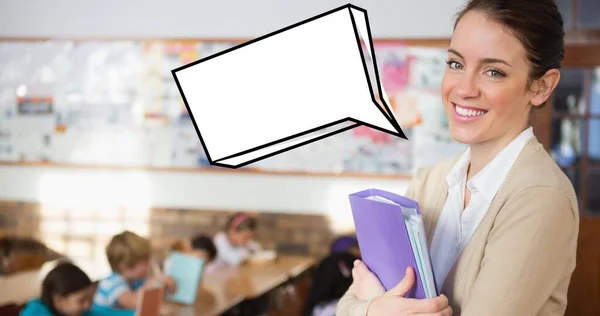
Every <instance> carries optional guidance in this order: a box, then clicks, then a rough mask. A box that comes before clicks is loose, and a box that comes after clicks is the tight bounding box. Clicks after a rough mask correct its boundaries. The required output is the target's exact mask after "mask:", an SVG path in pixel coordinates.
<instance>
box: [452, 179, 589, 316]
mask: <svg viewBox="0 0 600 316" xmlns="http://www.w3.org/2000/svg"><path fill="white" fill-rule="evenodd" d="M578 225H579V217H578V213H577V210H576V209H573V207H572V206H571V204H570V203H569V199H568V198H567V196H566V194H565V193H564V192H562V191H560V190H558V189H556V188H550V187H532V188H528V189H526V190H524V191H522V192H521V193H520V194H519V195H518V196H517V197H515V198H514V199H512V200H509V202H507V204H506V205H505V206H504V207H503V209H502V210H501V211H500V213H499V214H498V217H497V218H496V223H495V226H494V228H493V230H492V231H491V233H490V236H489V238H488V244H487V245H486V248H485V255H484V258H483V261H482V264H481V270H480V272H479V274H478V276H477V279H476V280H475V283H474V285H473V288H472V289H471V291H470V292H471V293H472V294H471V296H470V297H469V298H468V300H467V301H465V302H462V304H461V305H462V308H461V309H462V312H461V315H462V316H484V315H514V316H519V315H523V316H526V315H527V316H529V315H538V313H539V312H540V310H541V308H542V306H543V304H544V302H546V301H547V300H548V299H549V297H550V295H551V293H552V291H553V290H554V289H555V288H556V286H557V285H558V284H559V283H560V282H561V280H562V279H564V278H565V277H569V273H572V271H573V269H574V268H575V265H574V261H573V260H574V259H573V256H575V250H576V248H577V234H578V229H579V228H578V227H579V226H578ZM561 299H565V300H566V297H564V298H561ZM563 313H564V311H556V313H555V314H553V315H562V314H563ZM546 315H547V314H546Z"/></svg>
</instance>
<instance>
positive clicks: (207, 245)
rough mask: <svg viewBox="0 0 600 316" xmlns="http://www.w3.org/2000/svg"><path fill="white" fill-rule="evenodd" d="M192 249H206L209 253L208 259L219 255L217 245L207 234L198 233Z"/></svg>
mask: <svg viewBox="0 0 600 316" xmlns="http://www.w3.org/2000/svg"><path fill="white" fill-rule="evenodd" d="M192 249H198V250H204V251H206V253H207V254H208V261H212V260H214V259H215V257H217V247H216V246H215V243H214V242H213V240H212V238H210V237H208V236H206V235H198V236H196V237H194V238H192Z"/></svg>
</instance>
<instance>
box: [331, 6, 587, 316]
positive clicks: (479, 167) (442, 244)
mask: <svg viewBox="0 0 600 316" xmlns="http://www.w3.org/2000/svg"><path fill="white" fill-rule="evenodd" d="M563 46H564V31H563V20H562V17H561V15H560V13H559V11H558V9H557V7H556V4H555V2H554V1H553V0H509V1H507V0H471V1H469V2H468V4H467V6H466V7H465V9H464V10H462V11H461V12H460V13H459V15H458V18H457V21H456V24H455V28H454V32H453V34H452V39H451V42H450V47H449V49H448V57H447V58H448V59H447V64H448V67H447V69H446V72H445V74H444V78H443V81H442V89H441V90H442V95H441V97H442V101H443V104H444V109H445V112H446V115H447V117H448V122H449V128H450V134H451V135H452V137H453V138H454V139H456V140H457V141H459V142H461V143H464V144H468V145H469V148H468V149H467V150H466V151H465V152H464V153H463V154H462V155H460V156H457V157H453V158H451V159H447V160H445V161H442V162H440V163H438V164H436V165H434V166H432V167H429V168H423V169H420V170H419V171H418V172H417V173H416V175H415V177H414V178H413V180H412V183H411V185H410V187H409V188H408V190H407V192H406V194H405V195H406V196H408V197H410V198H412V199H414V200H416V201H418V202H419V205H420V207H421V211H422V213H423V218H424V222H425V227H426V234H427V239H428V247H429V250H430V253H431V259H432V265H433V272H434V276H435V284H436V288H437V290H438V293H439V294H440V295H439V296H438V297H434V298H428V299H408V298H404V297H403V296H404V295H405V294H406V293H407V292H408V290H409V289H410V288H411V287H412V286H414V282H415V276H414V271H413V270H412V269H409V270H407V273H406V276H405V278H404V279H403V280H401V281H400V283H399V284H398V286H397V287H396V288H393V289H391V290H389V291H388V292H384V290H383V287H382V286H381V284H380V282H379V280H378V279H377V277H376V276H375V275H374V274H373V273H371V272H370V271H369V270H368V268H367V267H366V265H364V264H363V263H362V262H360V261H358V262H357V263H356V264H355V267H354V269H353V276H354V282H353V284H352V286H351V287H350V289H349V290H348V292H347V293H346V294H345V296H344V297H343V298H342V299H341V300H340V302H339V304H338V309H337V315H338V316H346V315H352V316H354V315H357V316H358V315H361V316H364V315H377V316H380V315H381V316H385V315H451V314H455V315H462V316H476V315H477V316H480V315H514V316H519V315H524V316H525V315H528V316H529V315H563V314H564V312H565V309H566V304H567V290H568V287H569V283H570V280H571V275H572V273H573V270H574V268H575V251H576V248H577V235H578V227H579V211H578V206H577V198H576V196H575V192H574V190H573V186H572V184H571V182H570V181H569V179H568V178H567V177H566V175H565V174H564V173H563V172H562V170H561V169H560V168H559V167H558V166H557V165H556V163H555V162H554V161H553V160H552V158H551V157H550V156H549V154H548V153H547V152H546V151H545V150H544V148H543V146H542V145H541V144H540V143H539V142H538V140H537V138H536V136H535V135H534V134H533V129H532V127H531V126H528V122H529V115H530V112H531V111H532V109H534V108H536V107H541V106H543V105H544V104H545V103H546V101H547V100H548V98H549V96H550V95H551V94H552V91H553V90H554V89H555V88H556V86H557V84H558V82H559V80H560V71H559V69H560V63H561V61H562V60H563V55H564V48H563Z"/></svg>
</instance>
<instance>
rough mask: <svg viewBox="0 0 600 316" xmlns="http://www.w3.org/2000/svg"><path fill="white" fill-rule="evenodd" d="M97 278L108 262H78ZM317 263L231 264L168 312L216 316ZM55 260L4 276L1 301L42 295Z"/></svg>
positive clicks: (306, 259) (291, 260)
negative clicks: (193, 297) (191, 301)
mask: <svg viewBox="0 0 600 316" xmlns="http://www.w3.org/2000/svg"><path fill="white" fill-rule="evenodd" d="M75 263H76V264H78V265H79V266H80V267H81V268H82V269H83V270H84V271H86V273H88V275H89V276H90V278H92V279H93V280H99V279H101V278H102V277H103V276H106V275H108V273H109V272H110V269H108V267H107V265H106V264H101V263H89V262H77V261H76V262H75ZM314 263H315V260H314V259H313V258H310V257H296V256H293V257H292V256H282V257H279V258H278V259H277V260H276V261H275V262H273V263H266V264H260V265H245V266H241V267H227V268H222V269H219V270H217V271H213V272H212V273H210V274H205V275H204V276H203V278H202V281H201V287H200V289H199V290H198V297H197V299H196V302H195V303H194V305H192V306H186V305H181V304H176V303H173V302H169V301H166V302H165V304H164V315H173V316H175V315H190V316H192V315H193V316H201V315H206V316H216V315H220V314H222V313H225V312H226V311H228V310H231V309H232V308H234V307H236V306H237V305H239V304H240V303H241V302H243V301H244V300H247V299H254V298H256V297H259V296H261V295H264V294H266V293H268V292H270V291H272V290H274V289H276V288H277V287H278V286H280V285H282V284H284V283H286V282H287V281H288V280H290V279H291V278H294V277H296V276H297V275H299V274H301V273H303V272H304V271H306V270H308V269H309V268H310V267H312V265H313V264H314ZM54 264H55V262H49V263H47V264H46V265H44V267H43V268H42V269H40V270H37V271H27V272H21V273H15V274H13V275H7V276H2V277H0V305H5V304H8V303H11V302H14V303H17V304H24V303H26V302H27V301H28V300H30V299H32V298H34V297H38V296H39V295H40V287H41V282H42V278H43V276H44V275H45V273H47V271H49V269H50V268H51V267H52V266H53V265H54Z"/></svg>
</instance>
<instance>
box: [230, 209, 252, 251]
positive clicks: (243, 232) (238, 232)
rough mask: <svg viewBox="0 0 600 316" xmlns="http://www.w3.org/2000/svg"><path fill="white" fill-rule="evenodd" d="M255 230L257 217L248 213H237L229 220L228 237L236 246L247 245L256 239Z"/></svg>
mask: <svg viewBox="0 0 600 316" xmlns="http://www.w3.org/2000/svg"><path fill="white" fill-rule="evenodd" d="M255 231H256V219H255V218H254V217H252V216H250V215H249V214H247V213H237V214H235V215H233V216H231V218H229V221H227V226H226V232H227V237H228V238H229V241H230V242H231V243H232V244H233V245H234V246H237V247H245V246H247V245H248V243H249V242H250V241H251V240H253V239H254V233H255Z"/></svg>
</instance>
